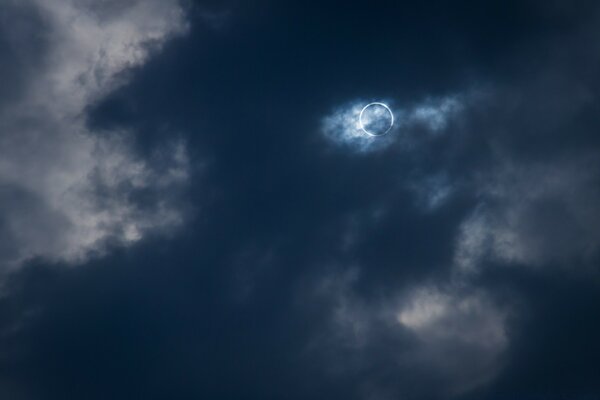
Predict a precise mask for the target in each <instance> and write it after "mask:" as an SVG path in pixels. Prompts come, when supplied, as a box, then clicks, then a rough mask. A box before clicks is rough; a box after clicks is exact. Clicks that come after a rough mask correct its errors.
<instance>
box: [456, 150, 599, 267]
mask: <svg viewBox="0 0 600 400" xmlns="http://www.w3.org/2000/svg"><path fill="white" fill-rule="evenodd" d="M597 169H598V161H597V160H595V159H593V158H592V159H589V158H588V159H585V158H584V159H581V160H568V161H563V162H555V163H552V164H546V163H542V164H535V163H524V164H521V163H518V164H513V163H508V164H507V165H503V166H499V167H498V168H497V169H495V170H494V172H493V173H492V175H486V177H485V181H482V182H480V183H479V184H478V186H479V192H480V198H481V201H480V203H479V205H478V207H477V208H476V209H475V210H474V211H473V212H472V213H471V215H470V216H469V217H468V218H467V219H466V220H465V221H464V222H463V223H462V225H461V228H460V234H459V238H458V243H457V251H456V260H455V261H456V264H457V266H458V267H459V268H461V269H462V270H466V271H472V270H477V269H478V267H480V264H482V263H485V262H487V261H493V262H497V263H503V264H517V265H527V266H531V267H541V266H548V265H550V266H552V265H562V266H570V265H572V264H574V263H576V264H577V263H578V264H581V262H586V261H588V262H589V261H591V260H593V259H594V257H595V256H597V254H598V250H599V249H600V228H599V227H600V207H599V206H598V204H600V191H599V190H598V185H597V179H598V177H597V176H596V174H595V172H594V171H596V170H597Z"/></svg>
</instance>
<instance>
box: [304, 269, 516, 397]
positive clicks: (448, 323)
mask: <svg viewBox="0 0 600 400" xmlns="http://www.w3.org/2000/svg"><path fill="white" fill-rule="evenodd" d="M360 282H361V269H360V268H357V267H354V268H349V269H347V270H346V271H342V272H337V273H335V272H334V273H332V274H329V275H324V276H323V277H322V278H321V279H320V280H318V281H317V284H316V286H315V289H314V291H312V294H313V296H315V297H314V298H313V299H312V300H313V301H315V300H317V301H319V302H320V304H321V306H322V307H324V309H325V310H327V312H328V313H329V318H328V323H326V325H325V328H323V329H321V330H320V331H319V334H318V335H316V336H315V337H314V340H313V342H311V348H315V349H318V350H317V352H319V355H320V356H321V357H326V359H327V361H326V363H325V365H326V366H327V368H330V371H331V372H332V373H336V374H340V373H341V374H353V373H358V374H359V375H361V376H364V373H365V372H366V371H367V370H368V371H369V373H368V375H369V376H370V378H369V379H365V381H364V382H367V383H366V385H367V387H368V390H367V389H365V388H363V389H364V390H366V393H365V395H364V396H363V397H364V398H371V397H370V396H371V395H372V394H373V392H377V393H378V395H381V394H382V393H387V395H385V396H383V397H382V398H388V397H389V398H394V396H398V395H404V396H405V397H407V398H412V397H411V395H410V393H411V391H412V389H411V386H412V385H414V384H415V382H419V383H420V384H422V385H424V386H423V387H421V388H419V390H418V391H417V393H418V396H424V395H425V396H434V397H436V396H437V397H443V398H446V397H449V396H455V395H459V394H464V393H465V392H468V391H470V390H473V389H475V388H477V387H480V386H482V385H484V384H486V383H488V382H489V381H490V380H492V379H493V378H494V377H496V376H497V374H498V373H499V372H500V371H501V370H502V367H503V366H504V364H505V361H506V360H505V356H506V351H507V349H508V346H509V343H510V338H509V336H508V333H507V325H508V316H509V313H510V308H509V307H508V306H507V305H501V304H499V303H498V301H497V300H495V299H493V298H492V297H491V296H490V294H489V293H488V292H487V291H486V290H485V289H482V288H476V287H475V286H474V285H472V284H469V283H468V282H466V281H457V282H455V283H445V284H444V283H438V284H422V285H419V284H417V285H408V286H406V287H404V288H402V287H400V288H398V289H396V290H394V291H391V292H389V291H386V293H388V294H387V295H384V294H383V293H379V295H378V296H365V295H364V294H361V292H360V291H359V290H358V287H359V285H360ZM388 289H389V288H388ZM325 349H327V350H326V351H325ZM380 368H381V369H380ZM389 374H392V375H393V376H394V377H396V378H394V379H393V380H394V381H395V383H393V384H390V382H388V380H389ZM432 381H435V382H436V385H434V386H433V387H425V386H426V382H432ZM364 382H363V383H364ZM361 390H362V389H361ZM386 396H388V397H386Z"/></svg>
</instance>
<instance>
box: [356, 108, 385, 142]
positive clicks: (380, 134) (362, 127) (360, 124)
mask: <svg viewBox="0 0 600 400" xmlns="http://www.w3.org/2000/svg"><path fill="white" fill-rule="evenodd" d="M371 106H382V107H383V108H385V109H386V110H387V111H388V112H389V113H390V117H392V121H391V122H390V126H389V128H387V130H386V131H385V132H383V133H378V134H375V133H371V132H369V131H368V130H366V129H365V126H364V125H363V121H362V119H363V114H364V112H365V110H366V109H367V108H369V107H371ZM358 124H359V126H360V129H361V130H362V131H363V132H364V133H366V134H367V135H369V136H383V135H385V134H386V133H388V132H389V131H390V130H391V129H392V127H393V126H394V113H393V112H392V110H391V109H390V108H389V107H388V105H387V104H385V103H379V102H374V103H369V104H367V105H366V106H364V107H363V109H362V110H361V111H360V116H359V117H358Z"/></svg>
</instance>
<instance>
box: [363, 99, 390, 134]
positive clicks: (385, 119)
mask: <svg viewBox="0 0 600 400" xmlns="http://www.w3.org/2000/svg"><path fill="white" fill-rule="evenodd" d="M358 124H359V126H360V129H361V130H362V131H363V132H364V133H366V134H367V135H369V136H382V135H385V134H386V133H388V132H389V131H390V130H391V129H392V127H393V126H394V113H392V110H391V109H390V108H389V107H388V105H387V104H385V103H380V102H373V103H369V104H367V105H366V106H364V107H363V109H362V110H361V112H360V116H359V119H358Z"/></svg>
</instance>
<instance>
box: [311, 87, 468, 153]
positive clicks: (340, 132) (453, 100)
mask: <svg viewBox="0 0 600 400" xmlns="http://www.w3.org/2000/svg"><path fill="white" fill-rule="evenodd" d="M369 103H371V102H370V101H361V100H356V101H353V102H351V103H348V104H346V105H344V106H341V107H338V108H337V109H336V110H334V111H333V113H331V114H330V115H328V116H326V117H325V118H324V119H323V121H322V130H323V134H324V135H325V136H326V137H327V138H328V139H329V140H330V141H332V142H333V143H335V144H337V145H340V146H345V147H348V148H350V149H352V150H353V151H358V152H368V151H374V150H380V149H383V148H386V147H388V146H389V145H391V144H392V143H394V142H395V141H397V140H404V141H406V140H409V138H408V137H406V136H407V135H410V133H414V132H415V131H422V130H426V131H427V132H430V133H437V132H441V131H443V130H444V129H446V127H447V125H448V123H449V121H450V120H451V119H452V118H454V117H456V116H457V114H458V113H459V112H460V111H461V110H462V108H463V104H462V101H461V99H460V97H459V96H450V97H442V98H436V99H433V98H429V99H426V100H424V101H422V102H420V103H417V104H415V105H412V106H407V107H394V106H393V104H394V103H393V102H388V101H383V103H384V104H390V105H391V107H390V108H391V110H392V112H393V114H394V126H393V127H392V128H391V129H390V130H389V132H387V134H385V135H381V136H373V135H369V134H367V133H366V132H365V131H364V130H363V129H362V127H361V124H360V114H361V111H362V110H363V108H364V107H365V106H366V105H367V104H369ZM380 111H381V110H380ZM382 112H383V111H382ZM386 117H387V116H386ZM363 122H364V121H363ZM387 122H388V121H387V119H384V124H387ZM370 123H374V122H373V121H371V122H370ZM385 129H387V125H386V126H385V128H384V129H383V131H385ZM398 136H401V137H402V138H401V139H399V138H398Z"/></svg>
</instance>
